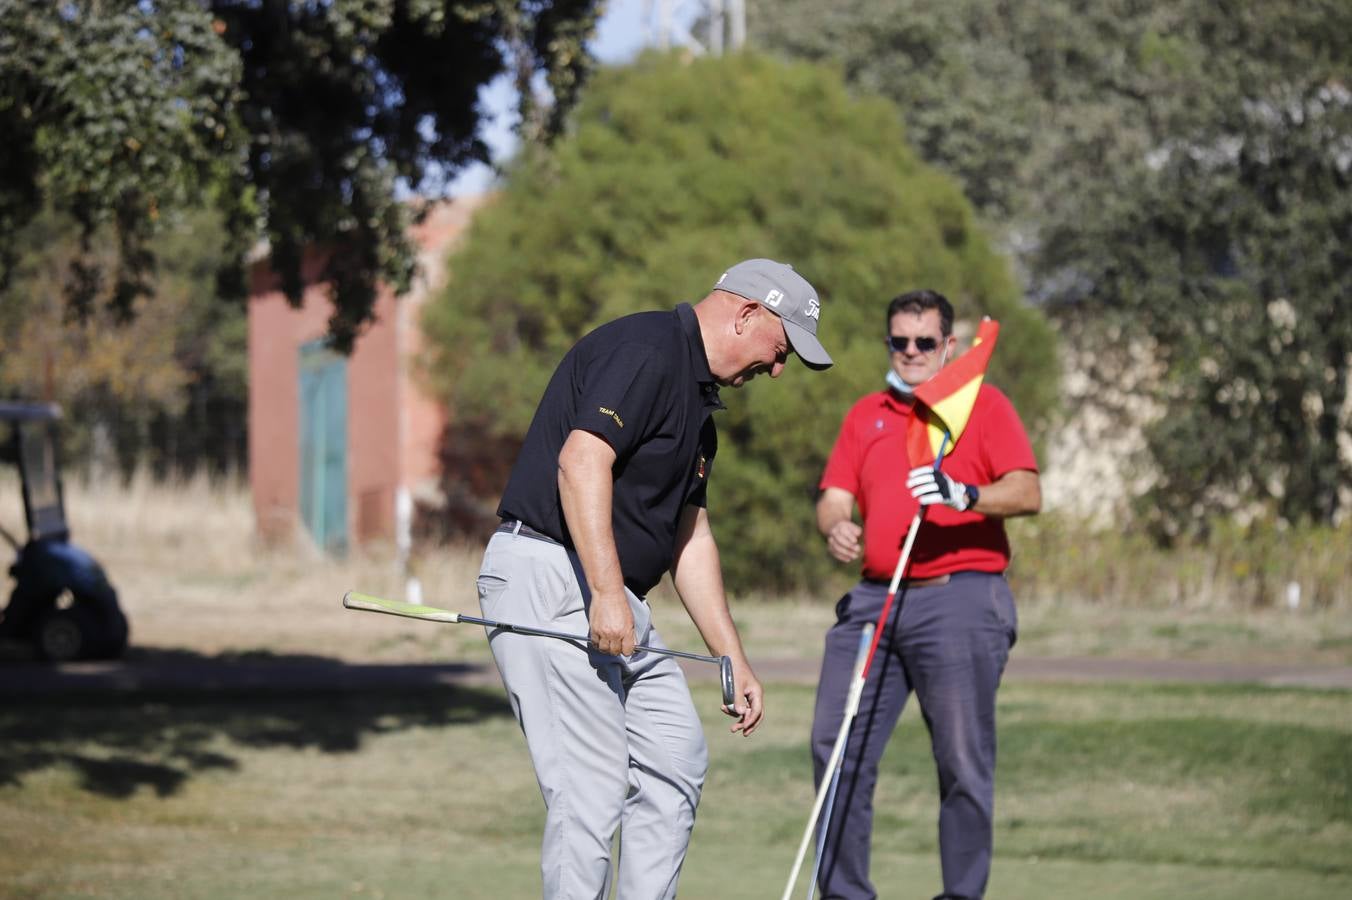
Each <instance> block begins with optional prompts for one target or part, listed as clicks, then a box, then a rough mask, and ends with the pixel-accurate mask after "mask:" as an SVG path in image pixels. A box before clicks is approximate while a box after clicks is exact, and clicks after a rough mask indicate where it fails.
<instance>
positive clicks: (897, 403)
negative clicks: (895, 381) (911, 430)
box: [878, 388, 915, 416]
mask: <svg viewBox="0 0 1352 900" xmlns="http://www.w3.org/2000/svg"><path fill="white" fill-rule="evenodd" d="M878 404H879V405H880V406H885V407H887V408H888V409H890V410H892V411H893V412H895V413H897V414H898V415H902V416H909V415H912V414H914V412H915V401H914V400H912V401H911V402H910V403H907V402H906V401H905V400H902V399H901V398H900V397H898V396H897V395H896V392H895V391H893V390H892V389H891V388H883V389H882V391H881V392H880V393H879V394H878Z"/></svg>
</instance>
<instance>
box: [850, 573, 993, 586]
mask: <svg viewBox="0 0 1352 900" xmlns="http://www.w3.org/2000/svg"><path fill="white" fill-rule="evenodd" d="M969 575H989V576H991V577H993V578H1003V577H1004V573H1003V572H979V571H977V570H975V569H961V570H959V571H957V572H950V573H948V574H947V575H935V576H934V577H933V578H903V579H901V584H900V587H913V588H922V587H938V586H939V585H941V584H948V583H949V582H950V581H952V580H953V579H954V578H965V577H967V576H969ZM860 581H863V582H864V583H865V584H880V585H885V586H887V587H891V585H892V579H890V578H861V579H860Z"/></svg>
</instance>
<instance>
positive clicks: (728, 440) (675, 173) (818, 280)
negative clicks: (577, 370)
mask: <svg viewBox="0 0 1352 900" xmlns="http://www.w3.org/2000/svg"><path fill="white" fill-rule="evenodd" d="M754 256H768V257H771V258H775V259H782V260H788V261H790V262H792V263H793V264H794V265H795V266H796V267H797V268H798V269H799V270H800V271H801V272H802V273H803V274H804V275H805V276H807V277H808V278H809V280H811V281H812V282H813V284H814V285H815V286H816V287H817V289H818V291H819V292H820V294H821V298H822V305H823V313H822V333H823V340H824V342H825V343H826V345H827V346H828V348H829V349H830V351H831V353H832V355H833V357H834V358H835V359H836V362H837V365H836V367H835V368H834V369H833V370H832V371H831V372H830V373H828V374H827V375H825V376H821V375H816V374H814V373H809V372H806V371H805V370H804V369H803V368H802V367H801V366H798V365H796V364H793V363H790V365H789V367H788V369H787V371H786V372H785V374H784V375H783V376H782V377H781V378H780V379H779V382H778V383H774V384H771V383H761V382H759V381H758V382H755V383H753V384H751V385H748V386H747V388H745V389H744V390H742V391H739V392H731V391H730V392H729V396H728V397H727V398H726V399H727V401H728V406H729V409H728V410H727V412H725V413H719V414H718V415H719V420H718V421H719V434H720V445H719V446H720V449H719V456H718V459H717V461H716V463H715V466H714V471H715V474H714V477H713V479H712V481H711V488H710V490H711V496H710V508H711V513H712V516H713V520H714V523H715V526H716V528H717V529H718V531H719V533H720V534H722V535H724V536H725V540H724V541H723V548H724V561H725V568H726V570H727V572H728V574H729V578H730V580H731V582H732V583H733V584H734V586H736V587H738V588H742V589H745V588H748V587H751V586H753V585H756V586H761V587H765V588H773V587H778V586H784V585H794V584H805V583H808V582H810V581H811V580H812V579H814V578H816V577H819V576H821V575H822V574H823V573H825V572H828V571H829V570H830V563H829V560H828V559H827V557H826V554H825V553H824V552H804V551H803V541H804V540H805V536H806V535H811V534H813V533H814V526H813V525H812V515H813V513H812V504H813V499H814V496H815V487H816V480H817V478H818V477H819V476H820V474H821V469H822V465H823V463H824V461H825V456H826V453H827V451H828V450H829V448H830V445H831V441H832V439H833V438H834V436H835V433H836V430H837V429H838V428H839V425H840V420H841V417H842V416H843V415H844V412H845V410H846V408H847V407H848V406H849V404H850V403H851V402H852V401H853V400H854V399H855V398H856V397H857V396H858V395H859V394H861V393H863V392H865V391H869V390H876V389H879V388H881V386H882V382H883V375H884V373H885V372H886V368H887V364H888V361H887V356H886V353H885V352H884V351H883V348H882V342H881V340H880V338H881V337H882V336H883V335H884V334H885V327H886V324H885V322H884V317H885V310H886V303H887V301H888V300H889V299H890V298H891V297H892V296H894V295H895V294H897V293H900V292H901V291H903V290H907V289H910V288H916V287H921V286H928V287H934V288H937V289H940V290H942V291H944V292H945V293H946V294H948V296H950V297H951V298H952V299H953V300H954V302H955V303H956V304H957V306H958V307H959V309H960V312H961V314H962V315H964V316H967V317H969V318H970V319H974V318H975V317H977V316H979V315H981V314H983V313H984V314H990V315H992V316H995V317H996V318H998V319H1000V320H1001V321H1002V322H1003V324H1004V325H1005V326H1006V327H1005V331H1004V332H1003V336H1002V338H1001V346H1000V349H999V351H998V352H997V353H996V356H995V365H994V371H993V373H992V376H991V377H992V381H993V382H994V383H996V384H999V385H1000V386H1002V387H1004V388H1006V389H1007V390H1008V391H1009V392H1010V393H1011V394H1012V395H1013V397H1014V399H1015V401H1016V402H1017V403H1018V404H1019V406H1020V409H1021V411H1022V412H1023V414H1024V415H1025V416H1026V417H1027V418H1028V419H1029V420H1030V421H1031V422H1033V423H1037V422H1040V421H1041V420H1042V419H1043V418H1044V417H1045V415H1046V413H1047V411H1048V409H1049V407H1050V404H1051V402H1052V397H1053V396H1054V395H1055V374H1054V373H1055V371H1056V362H1055V353H1054V347H1053V340H1052V335H1051V332H1050V329H1049V328H1048V327H1047V325H1046V323H1045V322H1044V321H1043V320H1042V318H1041V317H1040V316H1039V315H1038V314H1037V313H1036V312H1034V311H1032V310H1031V309H1029V308H1027V307H1025V306H1023V305H1022V304H1021V303H1020V302H1019V300H1018V292H1017V289H1016V287H1015V285H1014V282H1013V279H1012V278H1011V276H1010V273H1009V271H1008V268H1007V266H1006V264H1005V261H1004V260H1002V259H1001V258H1000V257H999V256H997V255H996V254H995V253H994V252H993V251H992V250H991V249H990V246H989V244H988V242H987V240H986V237H985V235H984V234H983V232H982V230H981V228H980V227H979V226H978V224H977V222H976V220H975V218H974V216H973V212H972V209H971V207H970V205H969V204H968V203H967V202H966V201H965V200H964V199H963V198H962V195H961V192H960V191H959V189H958V187H957V185H956V184H955V183H954V182H953V181H952V179H950V178H948V177H946V176H943V175H942V174H940V173H938V172H936V171H934V170H933V169H931V168H929V167H927V166H925V165H924V164H922V163H921V162H920V161H919V160H918V159H917V158H916V156H915V154H914V152H913V151H912V150H911V149H910V148H909V146H908V144H907V141H906V136H905V133H904V132H903V130H902V127H901V125H900V122H899V119H898V116H897V112H896V109H895V108H894V107H892V106H890V105H889V104H888V103H886V102H884V101H882V100H880V99H878V98H876V97H865V98H854V97H851V96H850V95H849V94H848V93H847V91H846V89H845V86H844V84H843V83H842V81H841V79H840V77H839V76H838V75H836V74H833V73H832V72H830V71H829V70H824V69H822V68H819V67H816V66H809V65H802V64H799V65H792V66H790V65H783V64H780V63H776V62H773V61H771V60H769V59H766V58H762V57H757V56H748V55H738V56H734V57H725V58H720V59H701V60H697V61H694V62H687V61H685V60H683V59H682V58H680V57H678V56H661V55H649V56H645V57H643V58H642V59H641V60H640V61H639V62H638V63H637V64H636V65H634V66H632V67H628V68H624V69H618V70H611V71H605V72H603V73H601V74H600V75H599V76H598V77H597V78H596V79H595V80H594V81H593V84H592V86H591V87H590V88H589V90H588V92H587V95H586V96H585V98H584V99H583V101H582V103H581V104H580V105H579V107H578V109H577V110H576V111H575V113H574V115H573V116H572V118H571V119H570V121H569V124H568V128H567V132H566V136H565V137H564V139H562V140H561V141H559V142H558V144H557V145H556V147H555V148H554V149H553V150H551V151H548V152H543V151H542V152H536V153H528V154H526V155H525V156H524V157H523V158H522V159H521V160H520V161H519V162H518V164H516V165H515V166H514V167H513V168H512V170H511V171H510V172H509V173H508V177H507V180H506V184H505V186H504V189H503V191H502V194H501V196H500V197H499V198H498V199H497V200H496V202H495V203H494V204H493V205H491V206H489V207H487V208H486V209H484V210H483V211H481V212H480V213H479V214H478V216H477V217H476V219H475V221H474V224H473V226H472V228H471V231H470V234H469V236H468V238H467V240H466V242H465V244H464V245H463V248H462V249H461V250H460V251H459V252H457V253H456V254H455V255H454V256H453V257H452V259H451V261H450V271H451V279H450V283H449V285H448V286H447V288H446V290H445V293H444V294H443V295H442V296H441V297H440V298H439V300H437V301H436V302H435V303H434V304H430V305H429V307H428V309H427V312H426V314H425V318H424V324H425V327H426V329H427V331H428V336H429V341H430V342H431V343H432V345H433V347H434V349H435V355H434V359H433V363H432V371H433V373H434V375H435V378H436V381H437V384H438V385H439V388H440V390H441V392H442V393H443V395H444V396H445V397H446V399H447V401H448V402H449V404H450V406H451V408H452V409H453V410H454V411H455V415H456V425H455V430H456V431H457V432H458V434H459V435H460V436H461V440H464V439H465V437H464V436H465V435H474V436H476V437H478V438H480V439H482V440H484V441H491V442H501V441H502V440H503V439H504V438H509V439H512V440H515V441H519V440H520V437H521V436H522V435H523V434H524V433H525V430H526V427H527V425H528V424H529V422H530V418H531V416H532V414H533V412H534V409H535V405H536V403H537V402H538V400H539V397H540V395H541V393H542V391H543V389H544V386H545V383H546V382H547V380H548V378H549V375H550V374H551V372H552V371H553V369H554V367H555V366H556V365H557V363H558V361H559V359H560V358H561V357H562V355H563V354H564V352H566V350H567V349H568V347H569V346H571V345H572V343H573V342H575V341H576V340H577V339H578V338H579V337H580V336H581V335H582V334H584V333H585V332H587V331H589V330H590V329H592V328H594V327H595V326H597V325H598V324H601V323H603V322H605V321H608V320H610V319H612V318H615V317H617V316H619V315H622V314H625V313H630V312H635V311H639V310H646V309H655V308H664V307H670V306H672V305H675V304H676V303H677V302H680V301H682V300H690V301H693V300H698V299H699V298H701V297H703V296H704V295H705V294H706V293H707V292H708V291H709V290H710V289H711V287H712V285H713V282H714V280H715V279H716V278H717V277H718V275H719V274H720V273H721V272H722V271H723V270H724V269H725V268H726V267H727V266H728V265H730V264H731V263H733V262H736V261H738V260H740V259H742V258H746V257H754ZM497 446H501V444H500V443H499V444H498V445H497ZM469 455H472V454H469ZM503 457H504V458H505V460H506V461H507V462H508V463H510V457H511V454H510V453H506V454H503ZM904 469H905V463H904V461H899V462H898V472H899V473H901V472H902V471H903V470H904ZM496 487H497V489H498V490H499V491H500V489H501V482H499V484H498V485H497V486H496ZM812 547H813V549H814V550H816V549H817V545H816V544H815V543H813V544H812Z"/></svg>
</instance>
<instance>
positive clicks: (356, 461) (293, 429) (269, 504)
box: [249, 198, 484, 545]
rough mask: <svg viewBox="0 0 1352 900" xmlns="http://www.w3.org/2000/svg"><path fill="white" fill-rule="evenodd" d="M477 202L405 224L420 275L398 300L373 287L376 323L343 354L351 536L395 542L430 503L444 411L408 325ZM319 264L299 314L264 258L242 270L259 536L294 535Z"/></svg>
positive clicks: (440, 277)
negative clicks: (304, 367) (418, 503)
mask: <svg viewBox="0 0 1352 900" xmlns="http://www.w3.org/2000/svg"><path fill="white" fill-rule="evenodd" d="M483 202H484V199H483V198H464V199H460V200H456V201H454V202H451V203H446V204H442V205H439V206H438V207H436V208H435V209H434V210H433V211H432V212H431V213H430V214H429V215H428V217H427V218H426V219H425V221H424V222H423V223H421V224H420V225H418V226H416V227H415V228H414V229H413V230H412V232H411V235H410V236H411V237H412V238H413V239H414V241H415V244H416V246H417V247H418V248H419V264H420V267H421V275H420V276H419V278H418V279H417V280H416V281H415V284H414V285H413V288H412V290H411V291H410V292H409V293H408V294H407V295H405V296H403V297H400V298H397V299H396V298H395V297H394V296H393V294H392V292H391V291H389V290H388V289H382V290H381V292H380V294H379V296H378V298H377V301H376V306H375V314H376V320H375V322H374V323H373V324H372V325H371V326H369V327H368V329H367V330H366V331H365V332H364V333H363V334H362V335H361V337H359V338H358V339H357V341H356V344H355V346H354V349H353V353H352V356H351V357H350V358H349V360H348V365H347V398H348V410H347V481H348V485H347V497H348V503H347V517H348V523H347V525H348V527H347V533H348V536H349V539H350V540H352V541H354V542H356V543H367V542H371V541H395V540H397V541H399V542H400V544H401V545H402V544H403V542H404V539H405V538H406V536H407V533H408V519H409V517H410V516H411V513H412V503H413V501H414V500H415V499H429V500H432V499H435V496H436V492H437V480H438V476H439V474H440V463H439V456H438V448H439V446H440V442H441V438H442V434H443V432H444V430H445V427H446V424H447V418H448V417H447V414H446V411H445V409H444V408H443V406H442V405H441V403H440V402H439V401H437V400H436V399H435V398H434V397H432V396H431V393H430V391H428V390H427V389H426V388H425V383H426V378H425V376H424V374H423V373H422V372H421V370H420V368H419V364H420V359H421V353H422V339H421V332H420V329H419V325H418V322H419V318H420V316H421V313H422V309H423V307H424V306H425V304H426V303H427V302H428V300H429V299H430V298H432V297H434V296H435V295H436V294H437V293H438V291H439V290H440V289H441V286H442V285H443V284H444V283H445V280H446V264H445V259H446V256H447V254H448V252H449V250H450V247H451V245H452V244H453V243H454V242H455V241H457V240H458V239H459V238H460V236H461V235H462V234H463V233H464V230H465V228H466V226H467V225H468V224H469V221H470V218H471V217H472V215H473V214H474V212H475V211H476V210H477V209H479V208H480V207H481V206H482V205H483ZM319 263H320V260H319V258H318V257H317V256H308V257H307V259H306V262H305V268H304V274H305V281H306V283H307V284H308V285H310V286H309V287H307V288H306V290H305V294H304V303H303V306H302V308H300V309H293V308H291V307H290V306H289V305H288V304H287V302H286V298H285V296H284V295H283V294H282V292H281V290H280V287H279V285H278V284H277V279H276V277H275V276H274V275H273V274H272V273H271V271H270V270H269V269H268V266H267V261H266V259H262V260H260V261H258V262H256V263H255V264H254V267H253V270H252V272H251V276H252V281H251V290H250V298H249V480H250V486H251V488H252V492H253V501H254V511H255V515H256V517H257V522H258V529H259V532H260V534H261V535H262V536H263V537H264V538H265V539H268V540H286V539H289V538H290V537H292V536H293V535H295V534H297V533H298V531H299V529H298V525H299V524H300V514H299V505H300V490H299V481H300V433H299V424H300V397H299V380H300V371H299V357H300V348H301V347H302V346H303V345H305V344H306V343H308V342H310V341H314V340H317V339H320V338H322V337H323V336H324V335H325V334H326V332H327V329H328V319H329V315H330V313H331V309H332V307H331V304H330V303H329V301H328V298H327V296H326V294H325V290H324V288H323V286H321V285H318V284H315V283H314V279H315V277H316V275H317V273H318V272H319ZM401 518H402V520H403V521H402V522H401ZM401 526H402V527H401Z"/></svg>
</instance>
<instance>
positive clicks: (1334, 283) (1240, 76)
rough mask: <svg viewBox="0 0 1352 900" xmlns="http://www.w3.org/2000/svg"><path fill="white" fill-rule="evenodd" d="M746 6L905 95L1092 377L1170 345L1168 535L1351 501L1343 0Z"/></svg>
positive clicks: (774, 44)
mask: <svg viewBox="0 0 1352 900" xmlns="http://www.w3.org/2000/svg"><path fill="white" fill-rule="evenodd" d="M749 23H750V27H751V36H752V39H753V41H756V42H758V43H759V44H761V45H763V46H767V47H770V48H773V49H775V50H776V51H778V52H782V53H785V54H787V55H789V56H792V57H797V58H807V59H812V60H827V61H830V62H832V63H834V64H836V65H839V66H841V67H842V69H843V71H844V72H845V73H846V77H847V79H848V80H849V81H850V82H851V83H852V84H856V85H859V86H862V87H866V88H869V89H871V90H877V91H879V92H881V93H882V94H884V95H886V96H888V97H890V98H891V99H893V100H894V101H896V103H897V104H898V107H899V108H900V110H901V115H902V117H903V119H904V120H905V121H906V123H907V125H908V127H909V128H910V130H911V133H912V134H913V135H914V137H915V141H916V146H917V147H918V149H919V150H920V152H921V154H922V155H923V156H924V157H925V158H926V159H927V160H929V161H930V162H933V163H934V164H936V165H938V166H940V167H942V168H944V169H946V170H947V171H950V172H952V173H954V174H955V175H956V176H957V177H958V178H959V179H960V180H961V181H962V183H963V185H964V188H965V190H966V191H967V193H968V195H969V196H970V197H971V198H972V199H973V200H974V202H975V203H977V205H978V206H979V207H980V209H981V210H982V211H983V214H984V215H985V216H986V217H987V218H988V219H989V220H990V221H992V222H993V223H995V224H996V225H997V226H998V227H999V228H1000V233H1001V235H1002V238H1003V240H1004V241H1005V242H1006V244H1007V245H1008V246H1010V247H1011V248H1013V249H1014V250H1015V251H1016V252H1017V254H1018V257H1019V260H1020V262H1021V264H1022V267H1021V269H1022V274H1023V275H1024V277H1025V279H1026V290H1027V292H1028V293H1029V295H1030V296H1033V297H1035V298H1037V299H1038V300H1039V301H1042V302H1044V303H1045V304H1046V306H1047V309H1048V310H1049V312H1050V313H1051V314H1052V315H1053V317H1054V318H1055V319H1056V320H1057V321H1058V322H1059V323H1060V324H1061V325H1062V327H1063V328H1064V330H1065V332H1066V334H1067V335H1068V336H1069V337H1070V338H1071V339H1072V343H1073V344H1074V345H1075V349H1076V350H1077V351H1079V352H1080V353H1082V355H1083V357H1084V358H1085V359H1086V360H1087V361H1088V363H1089V370H1088V373H1089V374H1090V375H1091V376H1092V378H1093V379H1094V381H1095V382H1096V383H1098V384H1099V385H1100V386H1102V387H1103V388H1105V390H1104V391H1101V392H1094V391H1090V392H1089V396H1090V398H1091V401H1092V400H1094V399H1095V398H1096V397H1101V396H1103V395H1104V394H1106V393H1107V390H1106V388H1108V387H1110V386H1113V385H1114V384H1115V383H1117V382H1120V381H1124V380H1128V379H1127V376H1128V375H1129V374H1130V373H1129V368H1130V367H1139V365H1140V362H1139V354H1133V353H1128V352H1119V351H1123V348H1125V347H1131V348H1134V349H1136V350H1146V351H1147V352H1148V355H1149V357H1150V363H1152V364H1158V367H1159V370H1160V372H1161V373H1162V377H1160V378H1158V379H1154V380H1148V381H1147V382H1146V383H1145V384H1144V387H1145V389H1146V390H1148V391H1149V392H1150V399H1151V400H1152V401H1153V403H1154V406H1155V408H1156V409H1157V410H1158V411H1159V413H1160V416H1159V418H1158V419H1157V420H1155V421H1154V422H1153V424H1151V425H1150V426H1149V429H1148V443H1149V447H1150V450H1151V453H1150V457H1151V458H1150V460H1149V462H1150V466H1149V468H1150V470H1151V472H1152V474H1151V476H1150V480H1151V483H1153V488H1151V489H1150V490H1148V491H1147V492H1146V494H1145V495H1144V496H1143V497H1142V498H1141V503H1140V506H1139V509H1140V511H1141V512H1143V513H1145V514H1146V517H1147V519H1148V520H1149V521H1150V522H1152V523H1153V524H1154V525H1155V526H1156V528H1157V533H1158V534H1160V535H1162V536H1166V537H1167V536H1170V535H1173V534H1178V533H1180V532H1185V531H1190V530H1195V529H1198V528H1204V527H1205V524H1206V521H1207V519H1208V518H1209V517H1211V516H1212V515H1214V514H1217V513H1222V514H1224V513H1230V512H1236V511H1239V510H1241V509H1242V510H1248V511H1252V510H1254V509H1255V508H1258V509H1266V510H1271V511H1273V512H1276V513H1277V514H1279V515H1280V516H1281V517H1282V518H1284V519H1286V520H1288V521H1299V520H1302V519H1312V520H1314V521H1319V522H1332V521H1335V520H1336V517H1337V516H1338V515H1339V514H1340V510H1342V509H1343V508H1344V506H1345V500H1343V501H1340V499H1339V498H1340V493H1339V492H1340V491H1342V492H1344V495H1345V493H1346V491H1347V490H1348V489H1349V488H1352V447H1348V446H1346V444H1345V434H1346V432H1347V430H1348V427H1349V423H1352V405H1349V403H1348V401H1347V397H1348V379H1349V374H1350V373H1352V358H1350V357H1349V354H1352V304H1348V303H1347V302H1346V295H1347V286H1348V285H1349V284H1352V265H1350V263H1349V261H1350V260H1352V255H1350V254H1349V253H1348V250H1347V247H1348V245H1349V237H1352V213H1350V212H1349V210H1350V207H1349V202H1350V201H1349V197H1352V190H1349V187H1352V185H1349V180H1350V178H1352V138H1350V137H1349V135H1352V92H1350V91H1349V86H1350V85H1352V81H1350V79H1349V76H1350V75H1352V71H1349V70H1352V7H1350V6H1349V5H1348V4H1346V3H1343V2H1339V0H1275V2H1271V3H1262V4H1252V3H1245V2H1241V0H1220V2H1215V0H1183V2H1178V3H1169V4H1158V3H1148V2H1141V0H1107V2H1095V3H1089V2H1085V0H1044V2H1039V3H1036V4H1017V3H993V4H992V3H987V2H982V0H944V2H937V0H903V2H901V3H894V2H881V0H843V2H841V3H837V4H833V5H832V6H831V8H830V9H829V10H826V11H824V10H823V9H822V8H821V6H820V4H816V3H813V2H810V0H783V2H779V0H776V2H775V3H773V4H771V3H768V2H764V0H761V2H753V3H752V15H751V17H750V20H749ZM1123 424H1124V425H1126V424H1129V423H1128V422H1126V421H1124V422H1123ZM1340 445H1341V447H1340ZM1124 464H1127V465H1129V464H1130V462H1128V461H1124Z"/></svg>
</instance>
